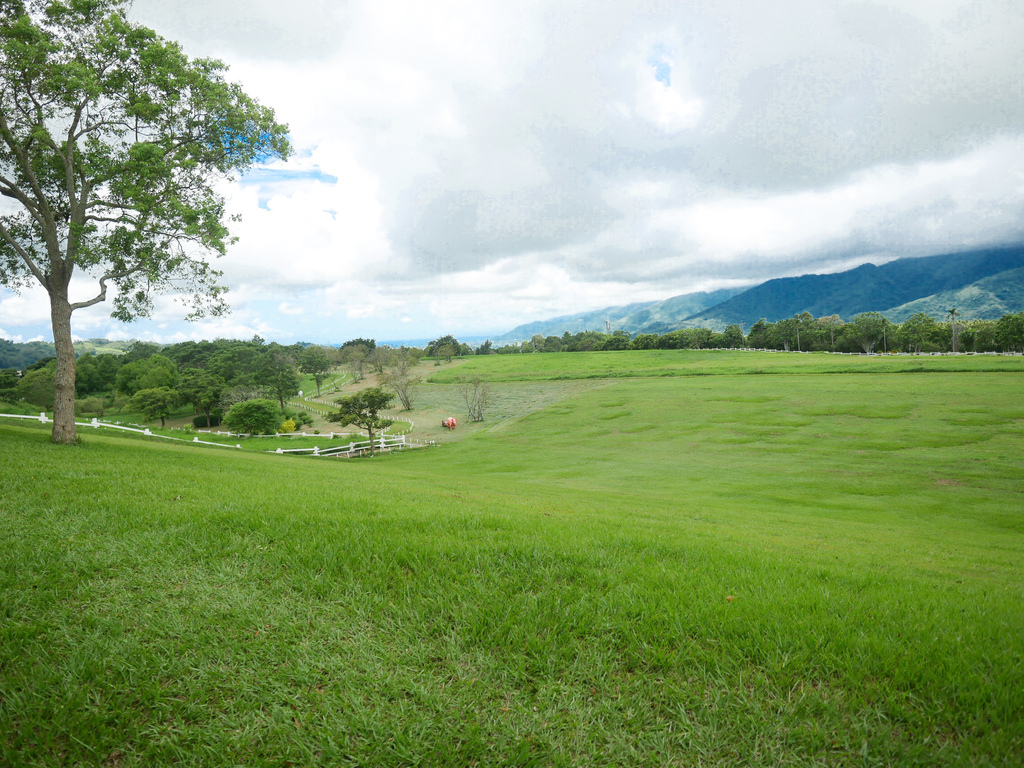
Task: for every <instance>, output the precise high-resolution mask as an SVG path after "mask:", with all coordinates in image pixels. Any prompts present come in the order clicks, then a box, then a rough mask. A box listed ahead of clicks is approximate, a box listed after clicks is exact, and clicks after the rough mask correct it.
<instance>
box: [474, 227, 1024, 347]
mask: <svg viewBox="0 0 1024 768" xmlns="http://www.w3.org/2000/svg"><path fill="white" fill-rule="evenodd" d="M950 307H956V308H957V309H958V311H959V314H960V316H961V317H962V318H963V319H965V320H976V319H998V318H1000V317H1002V316H1003V315H1005V314H1007V313H1011V312H1021V311H1024V246H1019V245H1018V246H1012V247H1005V248H989V249H985V250H976V251H964V252H958V253H947V254H941V255H937V256H923V257H917V258H904V259H897V260H895V261H890V262H887V263H885V264H881V265H875V264H862V265H861V266H859V267H856V268H855V269H851V270H847V271H845V272H837V273H833V274H827V275H801V276H800V277H783V278H776V279H774V280H768V281H767V282H764V283H761V284H759V285H755V286H753V287H751V288H740V289H732V290H722V291H713V292H711V293H688V294H683V295H681V296H674V297H672V298H670V299H665V300H664V301H653V302H647V303H640V304H628V305H625V306H621V307H606V308H604V309H601V310H597V311H595V312H585V313H581V314H577V315H564V316H561V317H555V318H552V319H550V320H543V321H539V322H534V323H528V324H526V325H520V326H518V327H517V328H514V329H512V330H511V331H509V332H508V333H506V334H502V335H501V336H498V337H496V338H495V339H494V341H495V342H496V343H499V344H501V343H508V342H513V341H524V340H527V339H530V338H531V337H532V336H533V335H535V334H538V333H539V334H541V335H542V336H561V335H562V334H563V333H565V332H566V331H569V332H570V333H577V332H579V331H582V330H598V331H604V330H606V329H607V328H608V327H609V326H610V327H611V328H612V329H613V330H625V331H629V332H630V333H659V334H661V333H667V332H668V331H672V330H675V329H677V328H695V327H704V328H712V329H715V330H722V329H724V328H725V327H726V326H728V325H731V324H733V323H738V324H741V325H743V326H744V327H746V328H749V327H750V326H751V325H753V324H754V323H755V322H757V321H758V320H759V319H761V318H764V319H765V320H768V321H771V322H775V321H778V320H783V319H785V318H787V317H793V316H794V315H798V314H801V313H803V312H810V313H811V314H812V315H813V316H814V317H822V316H827V315H839V316H840V317H841V318H843V319H844V320H849V319H850V318H851V317H853V316H854V315H858V314H860V313H861V312H881V313H882V314H883V315H885V316H886V317H888V318H889V319H890V320H892V321H893V322H902V321H903V320H906V319H907V318H908V317H910V316H911V315H913V314H915V313H917V312H924V313H926V314H929V315H932V316H933V317H935V318H940V317H943V316H944V315H945V314H946V312H947V311H948V309H949V308H950Z"/></svg>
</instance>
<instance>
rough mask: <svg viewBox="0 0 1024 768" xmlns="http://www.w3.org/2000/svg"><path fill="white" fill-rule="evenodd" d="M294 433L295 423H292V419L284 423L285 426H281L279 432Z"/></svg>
mask: <svg viewBox="0 0 1024 768" xmlns="http://www.w3.org/2000/svg"><path fill="white" fill-rule="evenodd" d="M294 431H295V422H294V421H292V420H291V419H287V420H286V421H285V422H284V424H282V425H281V428H280V429H279V430H278V432H284V433H288V432H294Z"/></svg>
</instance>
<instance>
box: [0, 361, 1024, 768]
mask: <svg viewBox="0 0 1024 768" xmlns="http://www.w3.org/2000/svg"><path fill="white" fill-rule="evenodd" d="M524 357H526V356H524ZM532 357H545V356H540V355H536V356H532ZM547 357H553V356H547ZM562 357H571V356H562ZM581 357H587V356H585V355H583V356H581ZM794 357H796V356H794ZM806 357H810V356H806ZM425 389H426V388H425ZM515 392H516V393H517V394H516V397H522V394H521V390H519V389H517V390H515ZM1022 395H1024V378H1022V377H1021V376H1020V375H1019V374H1014V373H933V374H930V375H927V376H906V375H902V374H878V375H873V376H864V375H856V376H844V375H829V376H814V375H777V376H746V375H742V376H729V375H722V376H715V377H691V378H649V379H640V380H620V381H614V382H613V383H611V384H610V385H609V386H603V387H599V388H592V389H586V388H584V389H581V390H580V391H579V392H576V393H574V394H572V396H566V397H563V398H561V399H557V400H552V403H551V404H550V405H548V406H547V407H544V408H541V409H539V410H532V411H530V410H529V409H525V410H523V415H522V416H521V417H520V418H518V419H515V418H507V419H505V420H504V421H502V422H501V425H500V426H501V428H500V429H490V430H479V431H477V432H475V433H474V434H472V436H471V437H470V439H466V440H462V441H460V442H457V443H452V444H449V445H443V446H440V447H436V448H434V449H431V450H428V451H422V452H412V453H406V454H400V455H393V456H386V457H377V458H374V459H366V460H358V461H344V460H285V459H282V458H281V457H276V456H262V455H254V454H248V455H246V454H235V453H228V452H227V451H219V450H217V449H208V450H203V449H199V448H196V447H193V446H174V445H171V446H168V445H154V444H150V443H144V442H142V441H138V440H132V441H124V440H118V439H116V438H114V437H105V436H92V435H90V434H86V435H85V437H86V443H85V445H83V446H81V447H77V448H73V449H66V448H63V449H62V448H57V447H54V446H51V445H49V444H48V443H47V435H46V433H45V432H44V431H42V430H40V429H39V428H36V427H31V426H23V425H14V424H3V423H0V461H2V462H3V467H4V470H3V473H2V474H0V541H2V542H3V548H2V550H0V764H3V765H74V764H82V765H98V764H103V763H104V762H105V763H106V764H108V765H120V766H129V765H159V764H168V763H177V764H183V765H197V766H199V765H202V766H207V765H211V766H219V765H225V766H227V765H287V764H293V765H453V766H454V765H473V764H476V765H481V766H484V765H486V766H490V765H579V766H590V765H630V766H631V765H659V766H660V765H701V764H703V765H857V766H862V765H896V764H899V765H1008V766H1009V765H1019V764H1021V763H1024V725H1022V718H1021V716H1020V713H1021V712H1022V711H1024V639H1022V638H1024V599H1022V598H1024V594H1022V593H1024V586H1022V585H1024V579H1022V576H1024V511H1022V510H1024V504H1022V493H1024V482H1022V478H1024V460H1022V456H1024V452H1022V448H1024V429H1022V428H1024V397H1022ZM517 407H518V406H517ZM485 423H486V422H485Z"/></svg>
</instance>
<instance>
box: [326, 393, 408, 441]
mask: <svg viewBox="0 0 1024 768" xmlns="http://www.w3.org/2000/svg"><path fill="white" fill-rule="evenodd" d="M394 399H395V396H394V395H393V394H391V393H390V392H385V391H384V390H383V389H381V388H380V387H368V388H366V389H364V390H361V391H359V392H356V393H355V394H354V395H349V396H348V397H342V398H340V399H339V400H338V401H337V403H338V412H337V413H334V414H331V415H330V416H329V417H328V418H329V420H330V421H333V422H337V423H339V424H341V425H342V426H348V425H349V424H355V425H356V426H357V427H359V428H360V429H365V430H366V433H367V435H369V437H370V453H371V454H373V435H374V432H377V431H379V430H382V429H387V428H388V427H390V426H391V425H392V424H393V423H394V422H392V421H391V420H390V419H385V418H383V417H382V416H381V415H380V412H381V411H382V410H384V409H385V408H387V407H388V406H389V405H390V404H391V401H392V400H394Z"/></svg>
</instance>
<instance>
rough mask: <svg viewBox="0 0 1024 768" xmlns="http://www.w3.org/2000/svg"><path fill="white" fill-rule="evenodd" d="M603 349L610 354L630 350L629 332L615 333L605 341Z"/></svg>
mask: <svg viewBox="0 0 1024 768" xmlns="http://www.w3.org/2000/svg"><path fill="white" fill-rule="evenodd" d="M601 349H605V350H608V351H609V352H614V351H619V350H623V349H629V331H615V332H614V333H612V334H611V335H610V336H608V337H607V338H606V339H605V340H604V343H603V344H602V345H601Z"/></svg>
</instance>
